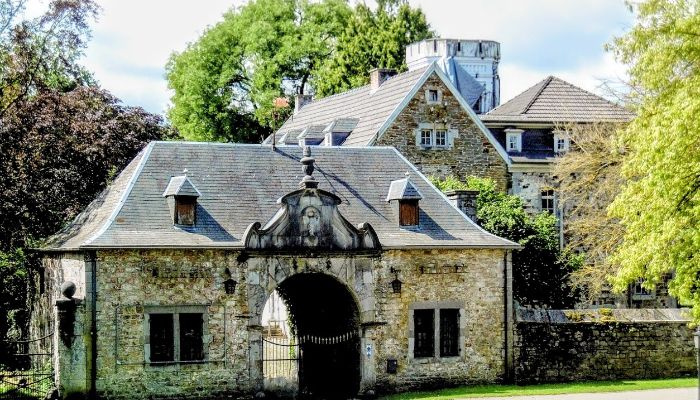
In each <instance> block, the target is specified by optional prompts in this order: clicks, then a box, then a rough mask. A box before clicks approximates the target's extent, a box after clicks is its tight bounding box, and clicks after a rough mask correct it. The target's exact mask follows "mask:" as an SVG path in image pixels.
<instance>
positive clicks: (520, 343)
mask: <svg viewBox="0 0 700 400" xmlns="http://www.w3.org/2000/svg"><path fill="white" fill-rule="evenodd" d="M609 311H610V313H609V315H608V316H603V317H602V318H599V319H598V320H597V321H591V320H582V321H579V322H572V321H566V322H562V321H558V322H555V321H519V322H517V323H516V341H515V356H516V362H515V365H516V368H515V380H516V382H517V383H519V384H529V383H540V382H563V381H580V380H614V379H652V378H670V377H679V376H689V375H690V376H692V375H694V374H695V373H696V368H697V367H696V364H695V362H696V358H695V357H696V353H695V348H694V345H693V330H692V329H690V328H689V327H688V321H656V320H651V321H644V320H642V321H629V320H627V321H623V320H617V319H616V318H615V316H614V315H613V314H612V312H611V311H612V310H609ZM615 311H618V310H615ZM620 311H622V310H620ZM591 312H593V311H591ZM569 313H570V314H571V316H577V318H576V319H578V318H583V319H586V318H584V317H581V316H582V315H584V314H585V313H586V311H585V310H572V311H570V312H569Z"/></svg>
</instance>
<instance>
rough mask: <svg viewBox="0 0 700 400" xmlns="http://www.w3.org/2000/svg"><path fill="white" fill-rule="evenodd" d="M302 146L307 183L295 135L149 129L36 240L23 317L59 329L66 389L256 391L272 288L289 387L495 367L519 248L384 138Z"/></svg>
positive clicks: (396, 387) (390, 387)
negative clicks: (145, 142)
mask: <svg viewBox="0 0 700 400" xmlns="http://www.w3.org/2000/svg"><path fill="white" fill-rule="evenodd" d="M313 151H314V155H315V156H316V157H317V158H318V159H319V160H320V161H319V162H318V164H317V166H318V167H319V168H318V171H317V172H316V173H315V174H314V175H315V177H316V179H318V180H321V181H322V183H321V184H320V185H319V184H318V182H317V181H316V179H314V175H312V172H313V169H314V159H312V158H311V156H310V154H309V152H308V150H305V151H304V152H303V153H302V152H301V149H299V148H298V147H297V146H280V147H277V148H274V149H271V148H270V147H266V146H253V145H234V144H212V143H179V142H178V143H175V142H155V143H151V144H150V145H149V146H148V147H147V148H146V149H145V150H144V151H143V152H142V153H141V154H140V155H139V156H138V157H137V158H136V159H134V161H133V162H132V163H130V164H129V166H127V167H126V168H125V170H124V171H123V172H122V173H121V174H120V175H119V176H118V177H117V178H116V179H115V180H114V182H113V183H112V184H111V185H110V187H109V188H108V189H107V190H106V191H105V193H104V194H103V195H101V196H100V197H99V198H98V199H96V200H95V201H94V202H93V203H92V204H91V205H90V206H89V207H88V208H87V209H86V210H85V212H84V213H82V214H81V215H80V216H79V217H78V218H76V220H75V221H73V223H71V224H70V225H69V226H67V227H66V229H65V230H63V231H61V232H59V233H58V234H57V235H56V236H55V237H54V238H52V239H51V240H49V241H48V244H47V245H46V252H45V253H44V257H43V267H44V271H45V272H44V278H45V282H46V283H47V286H46V288H45V291H44V293H43V294H42V295H41V298H40V299H39V300H38V301H37V305H36V307H35V309H36V310H37V311H38V312H37V313H35V314H34V315H33V319H34V324H33V325H32V326H35V327H46V329H47V330H52V332H45V333H43V335H42V332H41V331H39V332H36V333H37V334H38V335H37V336H39V337H41V336H45V335H50V334H52V333H53V334H54V336H53V337H54V338H57V339H56V340H55V341H54V344H55V345H56V347H55V349H54V350H53V352H54V356H53V360H54V364H55V370H56V384H57V387H58V390H59V395H60V397H61V398H88V397H90V396H91V395H94V397H96V398H109V399H115V400H117V399H118V400H127V399H128V400H134V399H137V400H147V399H164V400H165V399H173V398H201V399H219V398H250V397H252V396H255V395H257V394H259V392H261V391H265V389H266V381H268V380H269V379H268V380H266V379H265V378H266V371H267V369H266V367H267V366H268V361H269V360H270V358H271V357H268V355H269V352H268V353H266V348H265V345H264V343H265V339H266V336H265V335H266V334H265V332H264V329H263V327H264V325H263V318H262V315H263V309H264V307H265V303H266V301H267V300H268V299H269V298H270V296H271V295H272V294H273V293H278V294H279V295H280V297H281V298H282V299H284V301H285V302H286V304H287V305H288V308H289V314H290V318H291V320H292V322H293V324H294V327H295V329H294V339H293V340H291V343H289V342H288V343H286V345H288V347H287V348H286V349H285V350H286V352H285V353H283V354H282V355H281V356H280V357H278V358H284V359H287V360H288V361H289V360H292V361H294V362H298V365H297V366H296V370H295V371H294V374H293V376H294V377H296V380H295V381H294V385H295V386H294V388H293V392H294V393H293V394H296V395H298V397H310V398H313V397H316V398H326V399H331V398H332V399H343V398H346V399H347V398H355V397H357V396H362V397H365V396H366V397H371V396H373V395H377V394H382V393H388V392H396V391H402V390H412V389H419V388H425V387H435V386H440V385H458V384H464V383H468V382H474V383H475V382H484V383H485V382H494V381H498V380H503V379H507V377H508V376H507V372H508V371H509V369H508V368H509V360H510V359H511V356H512V351H511V349H512V338H513V335H512V334H511V333H510V332H511V330H510V329H511V321H510V319H509V318H510V315H512V310H511V309H510V304H511V302H510V299H511V298H510V293H511V291H510V282H511V281H510V257H509V251H510V249H513V248H517V245H516V244H514V243H512V242H509V241H506V240H504V239H501V238H498V237H496V236H493V235H490V234H488V233H486V232H485V231H483V230H482V229H481V228H479V227H478V226H476V225H475V224H474V223H473V222H472V221H471V220H469V219H468V218H467V217H466V216H465V215H464V214H463V213H461V212H460V211H459V210H458V209H457V208H456V207H454V206H453V205H451V204H450V203H449V201H448V199H447V198H446V197H445V196H443V195H442V194H441V193H440V192H439V191H438V190H437V189H436V188H435V187H433V186H432V185H431V184H430V182H429V181H428V179H426V178H425V177H424V176H423V175H421V174H420V173H419V172H417V171H416V170H415V169H414V167H413V166H411V165H410V164H409V163H408V162H407V161H406V160H405V159H404V158H403V157H402V156H401V154H399V153H398V152H397V151H396V150H395V149H393V148H352V147H345V146H340V147H335V146H318V147H315V148H314V150H313ZM300 159H301V162H302V164H303V165H304V167H303V171H304V174H303V175H301V176H300V174H299V172H298V171H299V161H300ZM184 168H186V169H187V171H186V172H185V171H183V169H184ZM406 171H408V173H407V172H406ZM300 180H301V185H300V186H301V187H297V182H299V181H300ZM319 186H320V187H319ZM285 193H286V194H285ZM279 196H282V197H281V198H279ZM277 198H279V200H277V202H276V203H275V199H277ZM256 221H257V222H256ZM265 221H267V222H265ZM349 221H352V223H350V222H349ZM363 221H365V222H364V223H361V222H363ZM358 223H360V224H359V225H358ZM370 224H371V225H370ZM66 281H71V282H73V283H74V284H75V287H76V291H75V293H74V294H72V297H69V298H61V297H62V296H63V295H62V294H61V293H60V292H59V290H58V288H60V287H61V286H62V285H63V284H64V283H66ZM54 307H56V308H54ZM267 332H268V336H269V330H267ZM288 337H289V336H288ZM46 350H47V352H48V351H50V349H46ZM268 376H269V374H268ZM267 389H269V390H268V394H269V395H268V396H267V398H275V397H279V396H280V395H281V394H283V393H281V391H277V390H276V389H275V387H274V385H272V386H271V385H268V386H267ZM282 392H283V391H282Z"/></svg>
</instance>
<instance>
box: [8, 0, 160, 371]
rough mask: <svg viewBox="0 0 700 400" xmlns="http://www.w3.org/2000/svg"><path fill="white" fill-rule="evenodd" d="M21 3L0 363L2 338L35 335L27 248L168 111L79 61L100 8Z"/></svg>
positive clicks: (151, 134) (12, 15)
mask: <svg viewBox="0 0 700 400" xmlns="http://www.w3.org/2000/svg"><path fill="white" fill-rule="evenodd" d="M23 6H24V2H23V1H22V0H17V1H15V0H0V58H1V59H2V60H1V61H0V138H1V140H0V154H2V157H0V193H2V196H0V221H2V224H0V285H2V288H3V290H2V293H0V363H1V362H3V361H6V360H9V359H10V358H9V357H7V356H6V353H4V352H6V350H7V348H6V347H4V342H3V340H4V339H6V338H7V337H8V332H11V333H12V337H13V338H17V337H18V336H24V335H26V332H27V318H28V315H29V314H28V312H27V310H29V309H30V303H31V300H32V298H31V295H32V293H33V290H32V289H33V287H32V283H33V282H32V279H31V278H32V276H33V275H34V272H35V271H36V270H35V269H34V266H35V264H34V262H35V261H36V257H33V256H32V252H31V251H29V250H27V248H30V247H34V246H36V245H38V244H39V240H40V239H42V238H44V237H46V236H48V235H50V234H52V233H54V232H56V231H57V230H59V229H60V227H61V226H62V225H63V224H64V223H65V222H66V221H67V220H69V219H71V218H73V217H74V216H75V215H76V214H77V213H78V212H79V211H81V210H82V209H83V208H84V207H85V206H86V205H87V204H88V203H89V202H90V201H91V200H92V199H93V198H94V197H95V196H96V195H97V194H98V193H99V192H100V191H101V190H103V189H104V188H105V186H106V184H107V183H108V182H109V180H110V179H112V177H114V175H115V174H116V173H118V172H119V171H120V170H121V169H122V168H123V167H124V166H125V165H126V164H127V163H128V162H129V161H130V160H131V159H132V158H133V157H134V155H136V153H137V152H138V151H140V150H141V148H142V147H143V146H144V145H145V144H146V143H147V142H148V141H150V140H154V139H162V138H164V137H168V136H169V135H170V134H171V130H170V129H169V128H168V127H167V126H165V125H164V123H163V120H162V118H161V117H160V116H157V115H152V114H149V113H147V112H145V111H144V110H142V109H141V108H137V107H126V106H124V105H122V104H121V103H120V101H119V100H118V99H116V98H115V97H113V96H112V95H111V94H109V93H108V92H106V91H104V90H101V89H99V88H98V87H96V86H95V85H94V84H93V80H92V78H91V76H90V75H89V74H87V73H86V72H85V70H84V69H83V68H82V66H80V65H79V64H78V63H77V61H78V58H79V56H80V54H81V53H82V50H83V48H84V45H85V40H86V39H87V38H88V37H89V30H88V25H87V21H88V20H89V19H90V18H92V17H93V16H94V15H95V12H96V11H97V7H96V6H95V4H94V3H92V2H91V1H87V0H53V1H51V2H50V3H49V4H48V11H47V12H46V13H45V14H44V15H42V16H41V17H39V18H37V19H35V20H31V21H18V19H19V18H20V16H21V10H22V8H23Z"/></svg>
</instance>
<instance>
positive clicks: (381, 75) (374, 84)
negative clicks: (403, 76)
mask: <svg viewBox="0 0 700 400" xmlns="http://www.w3.org/2000/svg"><path fill="white" fill-rule="evenodd" d="M394 75H396V70H395V69H391V68H375V69H373V70H371V71H369V84H370V86H371V89H372V91H374V90H377V89H379V87H380V86H382V83H384V81H386V80H387V79H389V78H391V77H392V76H394Z"/></svg>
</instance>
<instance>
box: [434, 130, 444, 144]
mask: <svg viewBox="0 0 700 400" xmlns="http://www.w3.org/2000/svg"><path fill="white" fill-rule="evenodd" d="M435 145H436V146H445V145H447V131H444V130H438V131H435Z"/></svg>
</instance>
